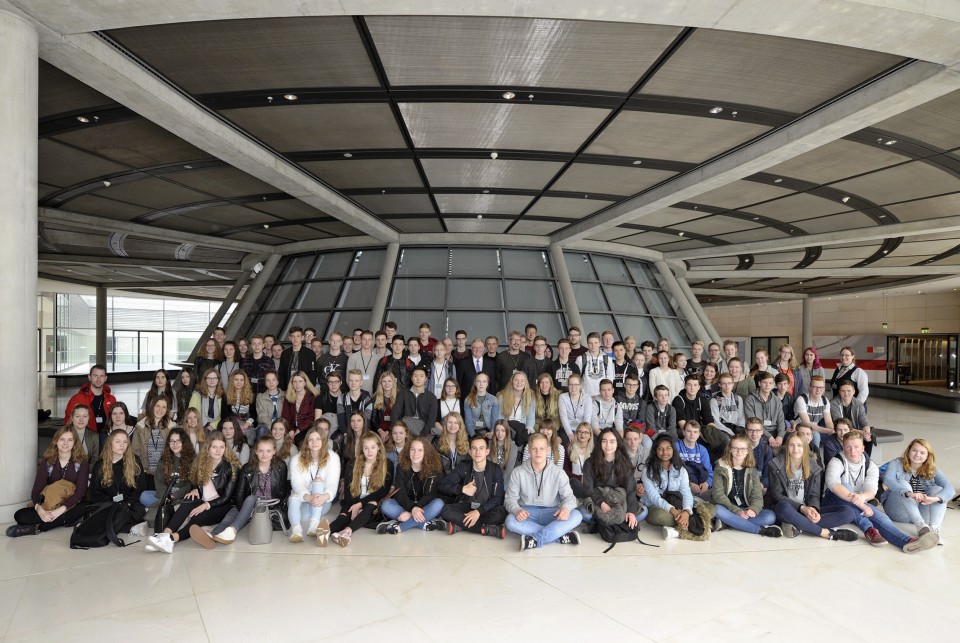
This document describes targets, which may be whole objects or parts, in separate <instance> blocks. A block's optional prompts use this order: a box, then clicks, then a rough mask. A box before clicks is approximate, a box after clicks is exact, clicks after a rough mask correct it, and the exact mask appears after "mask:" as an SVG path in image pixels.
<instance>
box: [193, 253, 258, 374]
mask: <svg viewBox="0 0 960 643" xmlns="http://www.w3.org/2000/svg"><path fill="white" fill-rule="evenodd" d="M253 274H254V273H253V271H252V270H249V271H245V272H243V273H241V274H240V276H239V277H238V278H237V280H236V281H235V282H234V284H233V287H232V288H231V289H230V292H228V293H227V296H226V297H224V298H223V301H222V302H220V307H219V308H217V312H215V313H214V314H213V317H211V318H210V322H209V323H208V324H207V327H206V328H204V329H203V332H202V333H200V339H198V340H197V344H196V346H194V347H193V351H191V352H190V357H191V358H193V357H196V355H198V354H199V352H200V347H201V346H203V345H204V344H205V343H206V342H207V340H208V339H209V338H210V336H211V335H212V334H213V331H215V330H216V329H217V326H219V325H220V322H221V321H223V317H224V315H226V314H227V311H228V310H230V306H232V305H233V302H235V301H236V300H237V297H239V296H240V291H241V290H243V287H244V286H245V285H247V282H248V281H250V277H251V276H252V275H253ZM234 337H235V335H230V334H229V333H228V334H227V339H233V338H234ZM238 359H239V358H238Z"/></svg>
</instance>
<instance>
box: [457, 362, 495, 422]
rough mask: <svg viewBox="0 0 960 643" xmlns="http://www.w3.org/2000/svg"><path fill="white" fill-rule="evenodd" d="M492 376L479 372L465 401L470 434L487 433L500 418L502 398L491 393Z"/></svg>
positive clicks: (464, 412) (464, 415)
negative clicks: (489, 390) (488, 388)
mask: <svg viewBox="0 0 960 643" xmlns="http://www.w3.org/2000/svg"><path fill="white" fill-rule="evenodd" d="M489 385H490V376H489V375H487V374H486V373H477V374H476V377H475V378H474V380H473V386H472V387H471V388H470V394H469V395H467V397H466V399H465V400H464V402H463V417H464V421H465V422H466V423H467V433H468V434H469V435H471V436H472V435H476V434H477V433H479V434H480V435H486V434H487V433H489V432H490V430H491V429H492V428H493V425H494V424H495V423H496V421H497V420H498V419H499V418H500V400H499V398H497V396H496V395H493V394H492V393H489V392H488V390H487V387H488V386H489Z"/></svg>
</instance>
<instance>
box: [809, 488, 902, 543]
mask: <svg viewBox="0 0 960 643" xmlns="http://www.w3.org/2000/svg"><path fill="white" fill-rule="evenodd" d="M823 506H824V507H850V508H851V509H853V511H854V512H855V513H856V514H857V520H856V523H857V527H859V528H860V531H862V532H864V533H866V531H867V530H868V529H870V528H871V527H875V528H876V529H877V531H879V532H880V535H881V536H883V537H884V538H885V539H886V540H887V542H889V543H890V544H891V545H894V546H895V547H897V548H898V549H903V546H904V545H906V544H907V541H908V540H910V537H909V536H907V535H906V534H905V533H903V532H902V531H900V530H899V529H897V528H896V526H895V525H894V524H893V521H892V520H890V517H889V516H888V515H887V514H885V513H883V512H882V511H880V508H879V507H873V506H871V507H870V508H871V509H873V515H872V516H870V517H869V518H867V517H866V516H864V515H863V512H862V511H861V510H860V509H859V508H858V507H856V506H855V505H853V504H851V503H849V502H847V501H846V500H841V499H840V497H839V496H837V495H836V494H835V493H833V492H832V491H827V493H826V494H824V496H823Z"/></svg>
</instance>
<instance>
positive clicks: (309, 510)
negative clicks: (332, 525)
mask: <svg viewBox="0 0 960 643" xmlns="http://www.w3.org/2000/svg"><path fill="white" fill-rule="evenodd" d="M310 493H329V494H330V500H327V501H326V502H325V503H323V506H322V507H314V506H313V505H311V504H310V503H308V502H304V500H303V496H290V499H289V500H288V501H287V518H289V519H290V527H292V528H294V529H295V528H297V527H301V526H302V525H301V522H300V513H301V511H300V507H301V505H302V506H303V507H305V511H306V514H307V518H308V519H309V521H310V522H319V521H320V517H321V516H323V514H325V513H327V512H328V511H330V506H331V505H332V504H333V496H335V495H336V491H327V489H326V486H325V485H324V483H322V482H312V483H310Z"/></svg>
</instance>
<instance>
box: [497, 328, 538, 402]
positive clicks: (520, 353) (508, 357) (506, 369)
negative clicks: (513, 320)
mask: <svg viewBox="0 0 960 643" xmlns="http://www.w3.org/2000/svg"><path fill="white" fill-rule="evenodd" d="M530 360H531V357H530V353H528V352H526V351H524V350H523V335H521V334H520V333H519V332H518V331H513V332H512V333H510V348H508V349H507V350H505V351H504V352H502V353H500V354H499V355H497V361H496V369H497V390H500V391H502V390H503V389H505V388H506V387H507V384H509V383H510V382H511V381H512V380H513V376H514V375H516V374H517V373H524V374H525V375H526V376H527V380H528V381H532V380H533V379H534V378H531V377H530V372H529V364H530Z"/></svg>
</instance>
